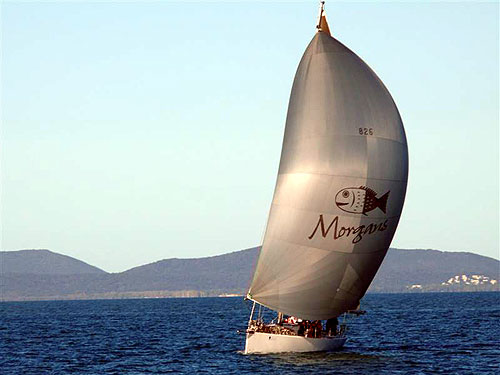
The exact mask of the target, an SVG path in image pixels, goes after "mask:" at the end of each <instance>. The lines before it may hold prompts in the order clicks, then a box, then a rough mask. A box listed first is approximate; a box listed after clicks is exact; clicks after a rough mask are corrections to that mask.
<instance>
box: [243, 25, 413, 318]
mask: <svg viewBox="0 0 500 375" xmlns="http://www.w3.org/2000/svg"><path fill="white" fill-rule="evenodd" d="M323 22H324V21H323ZM325 30H326V31H325ZM327 30H328V29H327V28H326V27H325V28H324V31H321V29H320V31H319V32H317V33H316V35H315V36H314V38H313V39H312V41H311V43H310V44H309V46H308V47H307V49H306V51H305V53H304V55H303V57H302V60H301V62H300V64H299V67H298V69H297V73H296V76H295V80H294V83H293V88H292V92H291V97H290V103H289V108H288V115H287V120H286V128H285V135H284V140H283V148H282V153H281V161H280V166H279V173H278V179H277V183H276V188H275V192H274V197H273V201H272V206H271V210H270V215H269V220H268V223H267V229H266V234H265V237H264V241H263V246H262V249H261V252H260V255H259V259H258V262H257V266H256V269H255V273H254V277H253V280H252V283H251V286H250V289H249V292H248V297H249V298H250V299H252V300H255V301H257V302H258V303H261V304H263V305H265V306H267V307H269V308H271V309H273V310H277V311H281V312H284V313H285V314H289V315H295V316H298V317H301V318H304V319H327V318H330V317H334V316H338V315H340V314H342V313H343V312H345V311H347V310H351V309H355V308H356V307H357V306H358V304H359V301H360V299H361V298H362V297H363V295H364V294H365V292H366V290H367V288H368V286H369V285H370V283H371V281H372V279H373V277H374V276H375V273H376V272H377V270H378V268H379V266H380V264H381V262H382V260H383V258H384V256H385V254H386V252H387V249H388V248H389V245H390V243H391V240H392V237H393V235H394V232H395V230H396V227H397V224H398V221H399V218H400V214H401V210H402V207H403V201H404V196H405V192H406V183H407V176H408V150H407V145H406V136H405V132H404V128H403V124H402V121H401V118H400V116H399V113H398V110H397V108H396V105H395V104H394V101H393V100H392V98H391V95H390V94H389V92H388V91H387V89H386V88H385V86H384V84H383V83H382V81H381V80H380V79H379V78H378V77H377V76H376V74H375V73H374V72H373V71H372V70H371V69H370V68H369V67H368V65H367V64H365V63H364V62H363V61H362V60H361V59H360V58H359V57H358V56H357V55H356V54H354V53H353V52H352V51H351V50H349V49H348V48H347V47H345V46H344V45H343V44H342V43H340V42H339V41H337V40H336V39H334V38H332V37H331V36H330V35H329V32H328V31H327Z"/></svg>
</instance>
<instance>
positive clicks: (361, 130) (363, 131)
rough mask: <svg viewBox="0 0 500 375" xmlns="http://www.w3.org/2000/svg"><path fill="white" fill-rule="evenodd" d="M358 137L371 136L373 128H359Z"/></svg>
mask: <svg viewBox="0 0 500 375" xmlns="http://www.w3.org/2000/svg"><path fill="white" fill-rule="evenodd" d="M358 131H359V134H360V135H373V128H359V129H358Z"/></svg>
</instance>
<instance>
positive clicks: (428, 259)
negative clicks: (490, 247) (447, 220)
mask: <svg viewBox="0 0 500 375" xmlns="http://www.w3.org/2000/svg"><path fill="white" fill-rule="evenodd" d="M499 274H500V262H499V261H498V260H496V259H493V258H489V257H485V256H482V255H477V254H473V253H468V252H451V251H439V250H397V249H390V250H389V252H388V253H387V255H386V257H385V259H384V261H383V262H382V266H381V267H380V269H379V271H378V273H377V276H376V277H375V279H374V280H373V282H372V285H371V286H370V289H369V290H370V291H380V292H400V291H407V289H408V286H411V285H436V284H439V285H441V283H442V282H444V281H446V280H448V279H449V278H451V277H454V276H457V275H484V276H487V277H489V278H491V279H495V280H498V279H499ZM497 285H498V284H497ZM433 289H436V287H434V288H433Z"/></svg>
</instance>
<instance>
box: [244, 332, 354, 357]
mask: <svg viewBox="0 0 500 375" xmlns="http://www.w3.org/2000/svg"><path fill="white" fill-rule="evenodd" d="M346 340H347V338H346V337H321V338H309V337H304V336H288V335H276V334H272V333H262V332H255V333H247V337H246V343H245V354H253V353H261V354H264V353H283V352H326V351H331V350H336V349H340V348H342V347H343V346H344V344H345V342H346Z"/></svg>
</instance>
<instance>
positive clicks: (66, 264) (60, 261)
mask: <svg viewBox="0 0 500 375" xmlns="http://www.w3.org/2000/svg"><path fill="white" fill-rule="evenodd" d="M0 266H1V270H2V272H7V273H21V274H32V275H82V274H105V273H106V272H105V271H103V270H101V269H99V268H97V267H94V266H91V265H90V264H87V263H85V262H82V261H81V260H78V259H75V258H72V257H69V256H67V255H62V254H58V253H54V252H52V251H49V250H19V251H0Z"/></svg>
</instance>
